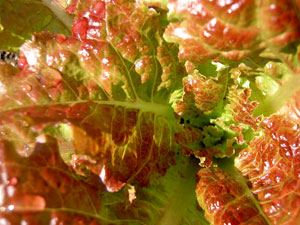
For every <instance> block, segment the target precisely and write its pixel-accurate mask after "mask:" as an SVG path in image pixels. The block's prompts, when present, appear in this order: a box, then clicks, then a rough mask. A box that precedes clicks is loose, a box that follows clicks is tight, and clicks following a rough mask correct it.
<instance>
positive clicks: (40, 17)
mask: <svg viewBox="0 0 300 225" xmlns="http://www.w3.org/2000/svg"><path fill="white" fill-rule="evenodd" d="M63 5H64V6H65V4H63V2H62V1H61V2H59V1H57V0H56V1H49V0H18V1H13V0H8V1H1V3H0V25H1V26H0V27H1V29H0V49H2V50H7V51H14V52H16V51H18V49H19V47H20V46H21V45H22V44H23V43H24V42H25V41H27V40H29V39H31V36H32V35H33V33H34V32H41V31H51V32H53V33H60V34H64V35H70V28H71V25H72V22H73V21H72V18H71V17H70V16H69V15H68V14H67V13H66V12H64V8H63Z"/></svg>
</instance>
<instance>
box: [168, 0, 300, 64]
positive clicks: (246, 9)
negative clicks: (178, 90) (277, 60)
mask: <svg viewBox="0 0 300 225" xmlns="http://www.w3.org/2000/svg"><path fill="white" fill-rule="evenodd" d="M298 5H299V3H298V2H297V1H295V2H294V1H286V0H278V1H260V0H259V1H253V0H246V1H244V0H234V1H205V0H197V1H189V0H188V1H180V0H170V1H169V2H168V8H169V18H170V19H176V20H177V21H176V22H173V23H170V25H169V27H168V28H167V30H166V32H165V34H164V37H165V38H166V40H168V41H170V42H175V43H178V44H179V46H180V51H179V59H180V60H190V61H193V62H197V63H199V62H200V63H203V62H207V61H209V60H213V59H217V58H221V59H222V58H225V59H229V60H240V59H243V58H244V57H246V56H247V55H250V54H253V53H255V52H257V51H261V50H262V49H264V48H265V47H266V46H272V48H276V49H277V48H279V49H282V48H284V47H285V46H287V45H288V44H289V43H291V42H292V41H294V40H295V39H297V38H299V35H300V33H299V27H300V23H299V19H298V13H299V12H298Z"/></svg>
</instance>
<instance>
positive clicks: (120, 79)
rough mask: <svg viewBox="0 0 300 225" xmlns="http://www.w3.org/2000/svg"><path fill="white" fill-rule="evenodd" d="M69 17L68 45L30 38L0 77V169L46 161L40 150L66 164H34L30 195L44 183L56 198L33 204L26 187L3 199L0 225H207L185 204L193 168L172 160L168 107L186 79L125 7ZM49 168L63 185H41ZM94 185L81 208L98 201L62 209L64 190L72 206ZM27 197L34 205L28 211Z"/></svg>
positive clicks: (154, 17) (193, 205)
mask: <svg viewBox="0 0 300 225" xmlns="http://www.w3.org/2000/svg"><path fill="white" fill-rule="evenodd" d="M75 14H76V22H75V23H74V25H73V28H72V32H73V35H72V36H71V37H69V38H67V37H65V36H63V35H53V34H50V33H48V32H42V33H40V34H35V35H34V37H33V39H32V40H31V41H29V42H27V43H25V44H24V45H23V46H22V47H21V53H20V56H21V57H20V62H19V66H20V69H21V71H20V72H18V73H17V74H13V71H12V70H13V69H12V68H11V67H10V68H9V69H4V68H3V70H2V71H3V73H2V74H1V87H2V89H1V90H2V91H1V99H0V102H1V103H0V104H1V115H2V116H3V117H2V119H1V138H2V139H3V141H4V143H6V142H7V143H9V145H10V146H11V148H12V150H11V151H12V152H14V155H13V156H12V157H11V158H9V159H8V161H10V160H11V161H12V164H13V165H12V166H11V167H10V162H6V158H4V159H3V160H2V161H1V163H2V167H3V168H4V169H5V168H7V167H9V168H10V170H13V171H14V170H17V169H19V168H20V167H21V165H20V164H22V163H23V161H24V162H25V166H24V167H29V166H27V164H31V162H32V164H33V165H32V166H34V165H35V164H34V163H33V162H35V161H38V160H36V159H35V157H37V156H36V155H39V156H38V157H41V158H42V157H44V155H43V153H42V152H43V151H45V157H49V158H50V159H51V157H52V156H51V155H50V156H47V155H46V152H47V149H48V151H53V152H54V153H53V154H54V155H56V156H55V157H56V158H59V156H58V153H59V154H61V155H64V151H68V152H69V153H70V154H72V158H71V159H69V160H66V158H67V157H66V158H64V159H65V160H66V162H64V161H63V160H62V159H61V158H59V159H57V160H58V161H59V162H60V164H59V165H58V164H48V162H47V161H46V162H44V161H45V160H44V159H43V158H42V159H41V160H40V161H43V162H44V164H41V165H40V164H38V165H36V166H35V167H36V169H37V171H36V170H34V169H33V168H31V167H29V168H27V169H26V172H27V173H28V174H29V175H30V176H33V177H36V179H37V182H36V184H37V185H38V184H39V183H45V182H46V183H47V182H48V183H47V184H45V185H46V186H47V185H50V186H51V185H52V183H54V184H53V185H54V187H53V189H54V190H53V191H52V192H54V193H56V194H57V195H55V196H57V197H55V196H54V194H48V195H46V193H44V194H42V193H41V192H42V191H41V189H39V186H35V183H33V184H32V187H30V188H32V189H35V190H36V192H34V191H32V189H29V190H28V189H26V187H27V186H26V187H25V186H16V187H15V189H16V193H17V192H20V196H16V197H15V196H14V195H10V194H9V193H6V192H5V193H4V196H5V198H7V201H6V202H3V203H1V204H2V205H1V207H2V208H1V209H2V212H1V213H2V215H3V219H4V218H5V219H6V220H10V219H12V218H10V217H14V215H18V217H16V220H18V221H22V220H24V221H26V219H27V221H28V222H29V223H33V221H35V220H37V221H38V222H37V223H38V224H49V223H52V221H55V223H56V222H59V221H63V218H66V222H65V223H73V224H76V223H79V222H81V223H83V224H98V223H100V224H170V223H171V224H206V220H205V218H204V217H203V213H202V212H201V209H200V208H199V207H198V206H197V202H196V196H195V193H194V190H195V179H194V175H195V173H196V171H197V166H196V164H195V161H190V160H189V159H187V158H184V157H183V156H180V157H177V156H175V154H176V153H178V152H179V151H178V150H176V148H175V142H174V138H173V135H174V132H175V131H176V130H177V120H176V118H175V116H174V115H173V111H172V107H171V105H170V104H169V98H170V96H171V93H172V91H174V90H175V89H177V88H180V86H181V77H182V76H183V75H184V74H185V72H184V70H183V68H182V65H181V64H180V63H178V61H177V60H176V57H177V50H176V47H175V46H174V45H173V44H168V43H166V42H165V41H164V40H163V39H162V38H161V33H162V31H161V30H160V26H159V18H158V14H157V13H156V11H154V10H153V9H149V8H148V7H146V6H144V5H143V4H142V3H136V2H134V1H116V2H107V3H104V2H103V1H82V2H78V5H77V8H76V10H75ZM5 66H6V65H5ZM3 67H4V65H3ZM1 68H2V67H1ZM43 134H50V135H52V136H53V137H56V138H57V140H56V141H57V143H56V142H55V141H53V142H54V144H52V145H51V146H49V144H47V143H45V144H39V142H41V141H43V140H42V139H43ZM57 134H62V137H58V135H57ZM39 146H41V147H39ZM39 148H41V149H39ZM44 148H45V149H46V150H44ZM3 151H4V152H6V151H8V150H7V149H6V148H4V147H3ZM12 154H13V153H12ZM49 154H50V153H49ZM22 160H23V161H22ZM27 161H28V162H27ZM66 163H67V164H66ZM175 165H176V166H175ZM170 166H172V168H171V169H170V171H168V172H167V169H168V168H169V167H170ZM60 167H61V168H60ZM71 167H72V169H71ZM22 168H23V167H22ZM22 168H21V169H19V170H20V171H21V170H22ZM45 168H46V169H45ZM47 168H49V169H48V170H49V171H50V172H51V173H52V171H56V170H58V171H64V172H65V173H66V175H65V176H66V179H67V180H68V182H67V181H66V184H65V183H64V182H65V181H64V180H61V179H62V178H60V176H61V175H60V174H57V176H56V177H55V178H54V177H51V179H50V178H49V177H47V176H46V175H47V174H46V175H45V174H43V173H42V175H40V174H39V171H44V170H47ZM48 170H47V171H48ZM50 172H49V173H50ZM2 173H3V174H4V173H5V171H3V172H2ZM53 173H54V172H53ZM9 175H10V176H12V179H14V178H13V177H14V176H16V177H15V178H16V179H15V180H20V179H22V178H21V177H20V175H18V176H17V175H15V174H14V173H12V174H9ZM95 176H96V177H98V182H99V181H101V180H102V182H103V184H104V185H103V184H102V186H100V187H101V188H99V187H95V188H94V189H93V191H92V193H91V194H93V193H95V195H98V196H94V195H93V196H92V197H91V198H92V201H96V202H95V203H94V202H88V203H87V204H80V205H79V206H78V207H81V208H77V206H76V205H77V204H75V203H74V202H70V203H69V200H68V199H66V198H69V196H71V195H72V194H73V192H69V191H68V190H69V189H70V190H74V198H73V199H72V201H78V202H79V199H80V198H79V195H80V196H81V197H84V198H86V197H85V194H82V192H81V191H83V192H84V191H86V186H88V184H85V183H84V182H85V180H86V179H87V180H88V179H91V177H95ZM174 177H176V179H174ZM8 179H11V177H9V178H8ZM23 179H24V180H25V181H24V182H25V183H26V185H27V183H31V180H28V181H27V180H26V179H25V177H24V178H23ZM81 179H82V182H83V183H82V184H81ZM52 180H53V182H52ZM69 180H72V182H71V181H70V182H69ZM73 180H74V181H73ZM75 183H76V184H75ZM77 183H78V185H77ZM18 184H21V183H17V184H16V185H18ZM2 185H7V181H6V180H4V181H3V183H2ZM28 185H29V184H28ZM61 185H62V186H63V187H64V190H61V189H60V187H61ZM73 185H75V186H79V187H78V190H77V189H73ZM94 185H96V183H95V184H94ZM132 185H134V186H132ZM51 188H52V186H51ZM51 188H50V189H51ZM121 189H122V190H121ZM63 191H64V192H63ZM107 191H110V192H115V191H119V192H118V193H108V192H107ZM87 192H89V191H87ZM23 195H24V196H27V195H28V196H29V197H28V199H27V198H26V199H24V201H26V204H28V205H26V204H25V203H24V204H25V205H22V204H23V203H22V202H21V203H19V202H13V199H14V197H15V198H16V199H17V200H19V199H21V200H22V198H23ZM35 195H37V197H36V196H35ZM65 195H67V197H65ZM46 196H47V198H46ZM76 196H78V198H77V197H76ZM31 197H32V198H34V200H35V198H37V200H36V201H38V202H37V203H35V202H34V201H32V204H33V205H30V202H31ZM24 198H25V197H24ZM45 198H46V199H45ZM56 199H62V200H61V201H60V204H58V205H52V203H51V202H52V201H53V202H56ZM65 199H66V201H67V202H64V200H65ZM21 200H20V201H21ZM70 201H71V200H70ZM86 201H89V200H88V198H86ZM34 204H36V205H34ZM38 204H40V205H38ZM181 205H185V206H186V208H185V209H184V210H182V209H180V206H181ZM12 207H15V208H12ZM18 207H19V208H20V207H21V208H22V207H23V208H22V210H23V211H22V210H21V211H18V209H19V208H18ZM39 207H40V208H39ZM30 210H32V212H33V214H32V215H31V216H30V217H29V218H27V214H26V212H27V211H30ZM36 218H37V219H36ZM39 219H40V220H39ZM53 223H54V222H53Z"/></svg>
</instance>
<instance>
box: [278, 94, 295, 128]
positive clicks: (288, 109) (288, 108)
mask: <svg viewBox="0 0 300 225" xmlns="http://www.w3.org/2000/svg"><path fill="white" fill-rule="evenodd" d="M279 113H281V114H284V115H286V116H287V117H288V118H289V119H290V120H292V121H294V122H295V123H297V124H299V125H300V91H297V92H296V93H295V94H294V95H293V96H292V98H291V99H290V100H289V101H288V102H287V103H286V104H285V105H284V106H283V107H281V108H280V110H279Z"/></svg>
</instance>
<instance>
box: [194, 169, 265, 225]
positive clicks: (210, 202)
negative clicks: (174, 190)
mask: <svg viewBox="0 0 300 225" xmlns="http://www.w3.org/2000/svg"><path fill="white" fill-rule="evenodd" d="M198 176H199V177H200V180H199V182H198V184H197V188H196V193H197V199H198V202H199V205H200V206H201V207H202V208H203V209H205V217H206V218H207V220H208V221H209V222H210V223H211V224H257V225H258V224H268V223H267V221H266V220H265V219H264V217H263V216H262V215H261V213H260V212H259V210H258V209H257V208H256V206H255V204H254V203H253V201H252V199H251V198H250V197H249V196H247V194H246V190H244V189H243V186H241V185H240V184H239V182H237V181H236V180H235V179H234V178H233V177H231V176H230V175H228V174H227V173H226V172H224V171H222V170H219V169H209V168H207V169H202V170H200V171H199V172H198Z"/></svg>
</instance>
